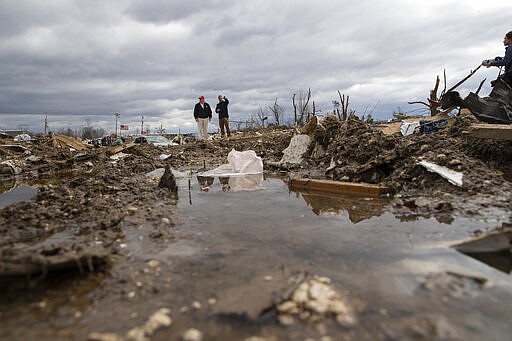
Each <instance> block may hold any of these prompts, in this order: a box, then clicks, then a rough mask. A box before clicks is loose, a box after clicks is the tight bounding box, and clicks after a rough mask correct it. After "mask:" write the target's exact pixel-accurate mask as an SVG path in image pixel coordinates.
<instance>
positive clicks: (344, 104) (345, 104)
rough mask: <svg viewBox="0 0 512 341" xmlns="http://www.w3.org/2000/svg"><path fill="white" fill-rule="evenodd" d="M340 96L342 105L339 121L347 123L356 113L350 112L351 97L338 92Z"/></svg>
mask: <svg viewBox="0 0 512 341" xmlns="http://www.w3.org/2000/svg"><path fill="white" fill-rule="evenodd" d="M338 96H339V97H340V103H341V114H340V112H339V110H338V119H339V120H340V121H346V120H347V118H348V117H350V116H351V115H354V114H355V111H353V110H350V112H349V110H348V103H349V96H348V95H346V96H345V95H344V94H343V95H342V94H341V92H340V91H339V90H338Z"/></svg>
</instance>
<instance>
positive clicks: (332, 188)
mask: <svg viewBox="0 0 512 341" xmlns="http://www.w3.org/2000/svg"><path fill="white" fill-rule="evenodd" d="M290 187H291V188H292V189H293V188H298V189H307V190H315V191H325V192H334V193H336V192H338V193H347V192H348V193H357V194H361V195H370V196H379V195H382V194H385V193H387V192H388V191H389V188H388V187H385V186H378V185H371V184H364V183H356V182H342V181H333V180H314V179H292V180H290Z"/></svg>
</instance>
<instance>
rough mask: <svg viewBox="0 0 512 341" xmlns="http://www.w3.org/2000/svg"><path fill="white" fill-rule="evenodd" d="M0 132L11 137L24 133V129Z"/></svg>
mask: <svg viewBox="0 0 512 341" xmlns="http://www.w3.org/2000/svg"><path fill="white" fill-rule="evenodd" d="M0 133H1V134H6V135H9V136H11V137H15V136H17V135H21V134H25V131H23V130H0Z"/></svg>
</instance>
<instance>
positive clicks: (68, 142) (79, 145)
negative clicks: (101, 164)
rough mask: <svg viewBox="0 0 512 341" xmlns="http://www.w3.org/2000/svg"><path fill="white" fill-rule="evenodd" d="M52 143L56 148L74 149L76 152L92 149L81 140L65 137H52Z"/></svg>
mask: <svg viewBox="0 0 512 341" xmlns="http://www.w3.org/2000/svg"><path fill="white" fill-rule="evenodd" d="M52 142H53V145H54V147H56V148H72V149H75V150H86V149H89V148H91V145H88V144H86V143H84V142H82V141H80V140H79V139H76V138H73V137H70V136H65V135H57V134H54V135H52Z"/></svg>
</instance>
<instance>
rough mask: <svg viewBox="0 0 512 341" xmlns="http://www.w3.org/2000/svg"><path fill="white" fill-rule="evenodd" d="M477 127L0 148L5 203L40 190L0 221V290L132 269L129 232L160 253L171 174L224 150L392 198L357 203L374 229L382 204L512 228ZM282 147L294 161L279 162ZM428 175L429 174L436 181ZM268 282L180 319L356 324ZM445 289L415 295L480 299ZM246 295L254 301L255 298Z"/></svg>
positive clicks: (322, 301)
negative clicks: (116, 267)
mask: <svg viewBox="0 0 512 341" xmlns="http://www.w3.org/2000/svg"><path fill="white" fill-rule="evenodd" d="M474 123H475V119H474V118H473V117H471V116H468V115H465V114H463V113H462V114H461V115H458V116H455V117H453V119H451V121H450V123H449V125H448V126H446V127H443V129H440V130H438V131H432V132H430V133H428V134H410V135H407V136H403V135H402V134H401V133H400V129H399V128H400V123H399V124H398V126H397V127H394V128H393V129H392V130H393V131H392V132H391V130H390V129H388V131H387V132H383V130H384V129H385V127H384V126H386V125H385V124H380V125H379V126H377V125H372V124H368V123H366V122H363V121H361V120H359V119H357V118H355V117H352V118H350V119H349V120H347V121H345V122H341V121H339V120H338V119H337V118H336V117H334V116H327V117H325V118H323V119H321V120H320V119H315V122H314V124H311V125H308V126H307V129H302V131H301V134H297V131H296V129H291V128H275V127H273V128H265V129H262V130H260V131H259V132H257V133H256V132H245V133H240V134H236V135H234V136H232V137H231V138H229V139H219V140H213V141H209V142H189V143H186V144H183V145H179V146H169V147H161V148H159V147H155V146H153V145H152V144H141V145H133V144H126V145H118V146H108V147H98V146H96V147H93V146H90V145H87V144H84V143H83V142H82V141H78V140H75V139H69V138H66V137H61V136H57V135H53V136H35V137H33V138H31V139H30V140H29V141H17V142H16V141H13V140H12V139H9V138H6V137H5V138H4V137H2V136H0V179H1V180H3V181H1V182H0V184H1V186H2V189H3V191H7V190H9V189H11V188H15V187H20V186H31V187H33V188H34V189H36V190H37V194H36V195H35V196H34V197H33V198H32V199H30V200H28V201H23V202H17V203H14V204H11V205H8V206H6V207H4V208H2V209H1V210H0V236H1V237H0V280H1V281H3V282H4V283H6V282H7V283H8V286H10V287H16V285H17V283H16V281H15V280H14V281H13V280H12V278H14V279H16V278H20V276H21V277H30V278H33V277H35V276H37V277H38V278H40V279H44V278H52V277H53V276H56V275H57V274H61V273H66V274H67V275H69V276H70V277H73V276H76V277H78V278H79V277H80V276H82V274H86V275H96V274H97V273H98V272H100V273H101V272H106V273H107V274H108V271H109V268H110V267H109V265H110V264H112V263H115V262H119V260H120V259H123V260H127V262H128V261H131V258H130V257H131V255H130V254H129V252H128V251H127V248H126V245H127V240H126V235H125V231H126V230H130V229H131V230H135V231H137V232H138V233H137V236H138V238H140V240H151V241H153V242H154V243H155V245H159V244H163V245H166V243H169V241H171V240H173V239H176V238H178V235H177V231H175V230H174V226H175V224H176V221H175V219H176V218H175V216H174V212H175V205H176V200H177V198H176V195H175V194H176V189H177V187H176V181H175V177H178V173H180V172H181V173H182V174H188V175H190V174H192V173H194V174H196V173H200V172H206V171H207V170H210V169H215V168H216V167H218V166H220V165H223V164H225V163H226V156H227V155H228V154H229V153H230V151H232V150H235V151H238V152H243V151H254V154H255V156H256V157H257V158H261V161H262V163H263V172H264V173H265V176H268V175H273V174H274V175H275V174H277V175H279V176H282V175H286V176H287V177H289V178H291V179H306V181H308V180H309V179H314V180H322V181H325V180H329V181H334V182H335V183H337V184H339V183H340V182H345V183H350V184H357V185H361V186H363V187H365V188H366V187H369V185H371V186H375V187H376V188H386V189H387V190H389V191H387V193H386V194H384V192H382V193H379V197H378V198H375V200H373V201H371V202H370V201H366V202H364V203H363V202H362V203H361V205H366V206H365V207H367V210H366V211H365V212H364V217H371V216H378V215H380V214H382V212H383V210H384V206H385V205H386V207H387V205H389V204H391V207H392V213H393V214H395V215H396V216H398V217H404V219H407V218H408V217H414V216H418V215H421V216H428V217H434V218H436V219H438V220H439V221H441V220H442V219H444V221H446V220H449V219H453V217H454V216H460V217H468V218H482V217H492V218H493V219H496V221H497V222H507V221H510V219H511V218H512V217H511V215H510V212H511V208H512V183H511V182H510V180H507V176H509V174H512V162H511V160H512V142H511V141H507V140H506V139H499V140H498V139H489V138H485V139H483V138H478V137H475V136H472V135H470V134H467V132H468V131H469V130H470V127H471V125H473V124H474ZM396 128H398V129H396ZM297 141H298V142H299V143H297V145H296V144H295V143H296V142H297ZM294 146H295V147H294ZM287 148H291V150H290V149H288V151H287V152H285V150H286V149H287ZM288 152H290V154H288ZM161 155H165V157H160V156H161ZM432 165H436V166H439V167H432ZM425 166H428V167H427V168H429V169H434V168H435V172H430V171H429V170H428V169H427V168H426V167H425ZM446 174H452V175H453V174H455V175H456V176H457V177H456V178H453V177H452V176H451V175H450V176H446ZM443 176H445V177H443ZM446 177H448V179H446ZM462 179H463V181H462ZM249 180H251V181H250V187H251V188H259V184H261V181H262V180H263V174H262V173H259V174H257V175H256V177H255V178H250V179H249ZM209 181H211V179H210V178H209V177H208V176H204V177H203V178H201V179H200V181H199V182H200V183H201V186H203V187H202V189H203V190H204V191H207V190H208V189H209ZM230 181H231V178H230ZM452 182H453V183H455V184H453V183H452ZM224 185H225V186H227V187H226V188H229V187H231V188H232V189H236V188H238V187H244V186H245V187H248V186H247V185H246V184H240V183H237V182H226V183H223V186H224ZM242 185H243V186H242ZM245 187H244V188H245ZM301 194H302V195H303V196H304V198H305V200H306V203H307V204H308V205H310V206H311V208H312V210H313V211H314V212H315V213H316V214H319V215H321V214H323V213H324V212H325V211H324V212H323V211H322V210H323V209H324V208H325V207H327V208H328V210H331V211H335V210H341V209H343V210H347V211H348V212H349V215H350V219H351V220H352V221H354V222H357V221H360V220H362V219H364V217H362V216H361V213H358V214H359V215H356V213H354V211H355V210H354V209H353V207H346V205H347V203H348V201H346V200H344V199H343V198H342V197H339V198H337V199H332V198H330V197H326V196H322V195H318V194H317V193H313V194H312V193H306V192H301ZM319 202H320V203H322V204H321V205H320V204H318V203H319ZM325 202H328V204H327V205H324V203H325ZM351 203H352V205H354V204H353V201H351ZM386 210H389V208H386ZM359 211H361V210H359ZM160 265H161V260H160V259H146V260H144V263H143V265H142V266H143V268H144V271H141V276H144V275H146V274H147V273H152V272H155V273H158V274H159V276H160V273H161V272H160V270H161V269H160ZM173 275H174V274H173ZM272 275H273V276H272V277H267V278H266V279H265V278H259V279H258V280H257V281H256V280H255V282H254V283H248V284H247V286H246V287H233V288H232V290H231V288H228V289H227V290H226V292H225V293H222V294H221V295H219V296H218V297H217V296H215V303H214V304H213V303H210V304H208V305H204V306H203V307H202V309H198V310H190V311H189V313H190V312H192V311H193V312H194V313H198V314H200V313H201V314H208V313H209V312H212V313H214V314H217V316H221V315H222V316H225V315H229V316H237V318H246V319H248V320H250V321H257V320H258V319H259V318H261V316H262V315H261V314H262V311H265V309H266V308H269V307H271V310H272V311H273V312H274V313H275V314H276V317H277V319H278V321H279V322H280V323H281V324H283V325H289V324H295V323H296V322H298V321H302V322H305V325H310V324H317V323H322V321H327V322H334V321H337V322H336V323H338V324H339V325H341V328H346V329H351V328H353V327H355V326H357V325H358V323H359V321H360V320H359V317H358V316H357V315H356V312H355V309H354V308H353V307H352V306H351V305H350V303H349V302H348V301H347V300H346V297H344V296H342V295H341V294H339V293H338V292H337V291H336V290H335V289H334V286H333V285H332V283H330V280H329V279H327V278H325V277H313V278H303V280H301V281H298V282H296V283H295V284H296V285H294V286H293V290H291V291H290V292H289V293H288V295H284V296H282V297H281V298H280V300H279V301H276V300H275V297H274V296H273V294H274V293H275V292H276V287H279V285H280V283H278V281H277V280H276V277H277V276H276V275H275V273H272ZM155 276H156V275H155ZM162 276H163V275H162ZM126 277H128V276H126ZM126 277H123V278H120V279H119V283H120V284H118V285H119V286H120V287H123V290H122V292H121V293H118V294H119V295H118V296H116V297H122V299H129V300H137V299H141V300H143V299H144V298H145V297H144V296H143V294H144V293H145V291H144V290H146V291H151V290H157V289H152V288H154V287H153V286H152V285H151V283H146V282H144V281H143V280H137V281H135V280H133V281H132V280H131V279H130V278H126ZM269 278H270V279H269ZM445 279H446V276H443V277H442V278H437V277H435V276H434V277H432V278H428V279H427V280H426V286H425V288H427V290H429V289H428V288H431V287H433V288H435V289H436V290H438V289H439V288H440V287H441V289H442V288H444V287H443V285H446V286H447V288H448V289H447V290H452V289H450V288H451V287H452V286H456V287H457V286H458V285H459V283H463V285H464V286H465V285H466V284H467V283H470V286H471V287H472V288H473V289H474V286H476V288H478V289H480V288H483V287H484V285H485V284H486V283H480V282H479V281H478V279H477V280H474V279H469V280H468V279H467V278H465V277H464V278H461V277H459V276H456V275H452V274H450V275H448V280H446V281H445ZM173 280H174V279H173ZM127 283H129V284H127ZM129 285H131V287H129V289H126V288H127V287H128V286H129ZM125 287H126V288H125ZM255 287H258V288H259V290H257V292H255V290H254V288H255ZM159 288H165V286H164V285H161V286H160V287H159ZM125 289H126V290H125ZM443 290H444V289H443ZM141 293H142V294H141ZM224 295H225V296H224ZM140 296H142V297H141V298H139V297H140ZM210 297H211V296H210ZM112 300H114V298H112ZM198 302H199V301H198ZM201 302H206V300H204V301H201ZM240 302H245V303H246V304H240ZM180 304H182V303H180ZM178 307H179V306H178ZM187 309H188V308H187ZM223 314H224V315H223ZM436 321H437V320H436ZM436 321H434V322H432V323H433V325H434V327H432V324H431V323H430V322H429V323H427V326H426V327H425V328H426V329H428V330H426V331H425V330H419V331H416V332H417V333H418V334H419V335H427V336H431V335H438V334H436V333H433V334H431V333H430V328H438V327H439V326H438V325H437V322H436ZM171 323H172V320H171V318H170V311H169V312H168V311H167V310H166V311H162V312H161V314H159V315H157V316H156V317H154V318H150V319H149V320H148V322H147V323H146V324H144V325H143V326H141V327H137V328H134V329H132V330H131V331H130V332H129V335H124V334H123V335H124V336H119V335H121V334H122V333H121V334H120V333H119V331H116V332H117V334H115V333H114V334H109V333H107V334H101V333H99V334H98V333H91V334H90V335H89V339H90V340H123V339H124V340H129V339H132V340H145V339H149V338H151V335H152V334H153V333H154V332H155V331H156V329H157V328H159V327H161V326H169V325H170V324H171ZM441 325H442V323H441ZM189 326H190V325H189ZM189 326H187V328H188V327H189ZM124 330H128V328H126V329H124ZM436 330H437V329H436ZM123 333H124V331H123ZM179 333H180V335H181V333H182V331H181V330H180V331H179ZM191 333H192V332H191ZM443 333H444V332H441V334H440V335H445V334H443ZM198 335H199V336H198ZM248 335H250V334H248ZM182 336H183V339H185V337H187V339H194V340H200V339H201V338H202V337H203V336H202V335H201V334H197V333H195V336H194V335H192V336H190V338H189V336H186V335H185V334H182ZM264 338H265V339H268V340H271V339H272V337H271V336H269V337H266V336H265V337H264Z"/></svg>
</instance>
